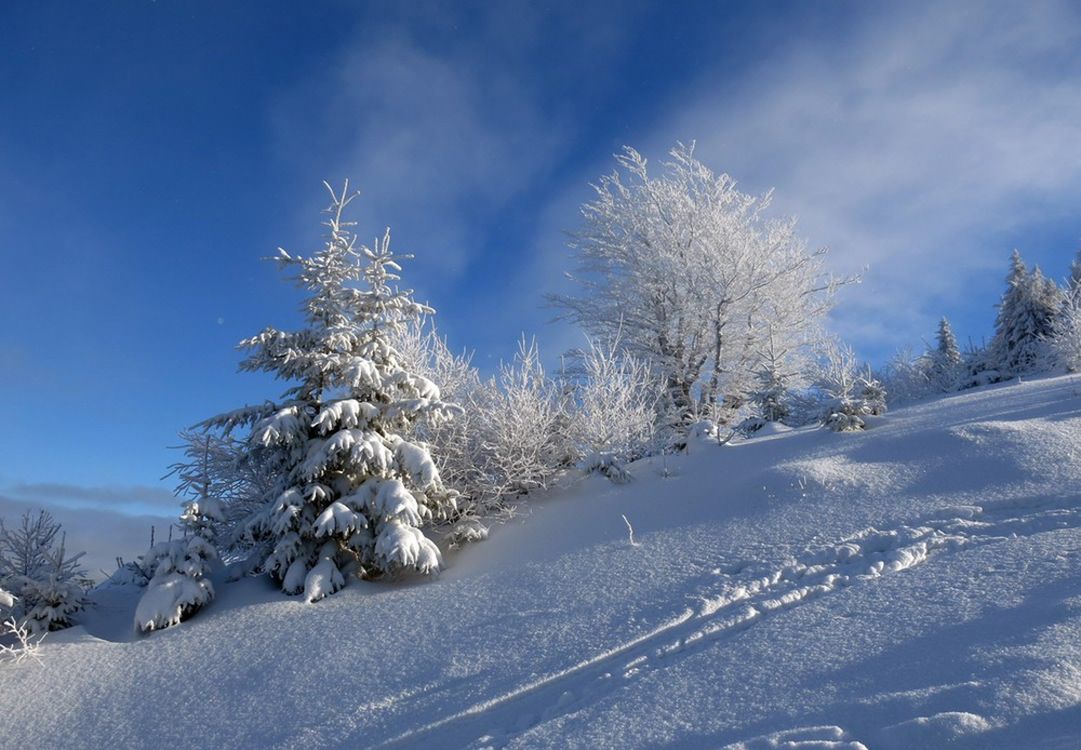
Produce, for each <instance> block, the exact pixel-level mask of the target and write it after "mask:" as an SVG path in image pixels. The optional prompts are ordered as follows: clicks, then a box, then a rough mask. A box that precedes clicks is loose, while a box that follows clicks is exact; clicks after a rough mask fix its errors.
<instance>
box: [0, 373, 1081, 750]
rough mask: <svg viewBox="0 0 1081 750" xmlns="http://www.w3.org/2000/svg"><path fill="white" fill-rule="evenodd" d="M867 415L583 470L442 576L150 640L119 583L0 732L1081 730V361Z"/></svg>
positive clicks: (826, 733)
mask: <svg viewBox="0 0 1081 750" xmlns="http://www.w3.org/2000/svg"><path fill="white" fill-rule="evenodd" d="M869 423H870V427H871V428H870V429H869V430H868V431H866V432H863V433H853V434H836V433H831V432H827V431H824V430H820V429H801V430H794V431H790V432H778V433H776V434H771V435H764V436H761V437H756V438H753V439H751V440H747V441H744V442H740V443H730V444H728V445H726V446H717V445H715V444H709V443H705V442H703V443H696V444H694V445H692V447H691V450H690V454H689V455H687V456H678V457H669V458H668V459H667V460H666V461H662V460H661V459H651V460H646V461H642V462H638V463H637V464H634V465H632V466H631V467H630V469H631V473H632V474H633V475H634V477H635V480H634V481H633V482H631V483H629V484H624V485H613V484H611V483H610V482H608V481H607V480H605V479H603V478H602V477H597V476H590V477H586V478H584V479H578V480H573V481H571V480H568V482H567V484H568V485H569V486H567V487H564V488H563V489H561V490H557V491H555V492H552V493H551V494H550V495H549V496H547V497H544V498H538V499H537V500H535V501H534V502H533V503H532V511H531V512H530V513H528V514H527V515H524V516H523V517H521V518H519V519H518V520H516V521H514V522H512V523H510V524H508V525H506V526H503V527H500V528H497V529H495V530H494V531H493V533H492V535H491V538H490V540H489V541H487V542H484V543H481V544H477V545H473V546H469V547H466V548H464V549H463V550H460V551H457V552H453V553H448V554H447V556H446V563H447V569H446V571H445V572H444V573H443V574H441V575H440V576H439V577H438V578H435V579H434V580H422V579H420V578H419V577H418V578H416V579H412V580H408V581H402V582H398V583H396V584H391V583H363V584H362V583H357V582H352V583H350V584H349V585H348V586H347V587H346V588H345V589H344V590H343V591H341V592H339V593H337V594H335V595H334V596H331V597H329V598H327V599H325V600H323V601H320V602H318V603H316V604H305V603H304V602H303V601H302V600H301V599H300V598H295V597H294V598H287V597H284V596H282V595H281V594H280V592H278V591H277V590H276V589H275V588H274V587H273V586H271V584H270V583H268V582H266V581H264V580H261V579H246V580H243V581H240V582H237V583H224V582H219V581H215V582H214V583H215V586H216V587H217V588H218V591H219V598H218V600H216V601H214V602H213V603H212V604H210V605H209V606H208V607H207V608H206V609H205V610H204V611H201V612H199V613H198V614H197V615H195V616H194V617H193V618H192V619H191V620H190V621H187V622H185V623H184V624H182V625H181V626H179V627H177V628H173V629H169V630H166V631H163V632H160V633H155V634H153V635H152V636H149V637H137V636H136V635H135V634H134V633H133V632H132V630H131V621H132V613H133V611H134V608H135V605H136V601H137V599H138V594H139V592H140V591H141V590H140V589H137V588H134V587H129V586H113V587H108V588H103V589H99V590H98V591H97V592H96V594H95V600H96V606H95V607H93V608H92V609H91V610H90V611H89V612H88V613H86V615H85V616H84V617H83V623H84V624H83V625H81V626H78V627H75V628H72V629H70V630H67V631H63V632H59V633H54V634H51V635H50V636H49V638H48V639H47V640H46V641H45V643H44V645H43V647H42V650H41V658H42V661H43V664H41V665H39V664H37V663H33V662H26V663H22V664H18V665H0V715H3V716H4V717H5V721H4V722H3V723H2V724H0V746H3V747H72V746H92V747H163V746H175V747H206V748H211V747H215V748H216V747H268V748H291V747H342V748H358V747H439V748H465V747H468V748H485V747H513V748H532V747H553V748H628V747H676V748H748V749H751V748H754V749H757V748H801V749H803V750H811V749H812V748H846V749H847V750H858V749H859V748H870V750H879V749H880V748H884V749H885V750H891V749H902V748H938V747H949V748H1019V747H1024V748H1044V749H1047V750H1050V749H1051V748H1056V749H1065V748H1077V747H1081V380H1078V379H1072V378H1069V377H1063V378H1053V379H1045V380H1039V381H1031V382H1029V381H1026V382H1024V383H1013V384H1008V385H1003V386H997V387H993V388H988V389H984V390H980V391H973V392H968V393H965V394H961V395H955V396H952V397H948V398H943V399H939V400H934V401H926V402H923V403H920V404H916V405H913V406H910V407H907V408H903V409H898V410H897V411H896V412H894V413H891V414H889V415H887V416H885V417H881V418H871V419H870V420H869ZM665 474H667V476H665ZM624 516H625V517H626V519H627V521H628V522H629V523H630V524H631V525H633V528H634V539H635V541H636V542H637V546H634V545H632V544H631V543H630V542H629V540H628V529H627V524H626V523H625V522H624ZM12 717H14V718H12Z"/></svg>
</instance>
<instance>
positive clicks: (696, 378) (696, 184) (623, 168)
mask: <svg viewBox="0 0 1081 750" xmlns="http://www.w3.org/2000/svg"><path fill="white" fill-rule="evenodd" d="M671 157H672V158H671V161H669V162H667V163H665V164H664V168H665V172H664V174H662V175H660V176H656V175H654V174H651V173H649V172H648V170H647V165H646V160H645V159H644V158H643V157H642V156H641V155H640V154H639V153H638V152H637V151H635V150H634V149H631V148H625V149H624V151H623V153H622V154H621V155H619V156H617V157H616V158H617V162H618V165H619V171H617V172H614V173H612V174H611V175H609V176H607V177H604V178H602V179H601V181H600V183H599V184H598V185H597V186H596V187H595V190H596V198H595V200H594V201H592V202H591V203H587V204H585V205H584V206H583V207H582V216H583V225H582V227H581V229H580V230H579V231H578V232H577V233H576V234H574V235H573V236H572V241H571V248H572V252H573V255H574V259H575V261H576V263H577V269H576V273H575V275H574V276H572V277H571V278H572V280H573V281H575V282H576V283H577V285H578V287H579V291H578V293H576V294H572V295H555V296H553V297H551V300H552V301H553V303H554V304H556V305H557V306H559V307H561V308H562V309H563V311H564V316H565V317H566V318H567V319H570V320H572V321H574V322H576V323H578V324H580V325H581V326H582V327H583V328H584V329H585V331H586V333H587V334H589V335H590V336H591V337H593V338H595V339H597V340H600V341H610V340H613V339H614V338H615V337H616V336H617V335H619V337H620V342H621V345H622V347H623V349H624V350H625V351H627V352H630V353H631V354H634V355H635V356H637V357H639V358H641V359H642V360H643V361H644V362H645V363H646V364H647V365H648V366H649V368H650V370H651V371H653V372H654V373H655V374H656V375H657V376H658V377H659V378H660V379H661V380H662V381H663V382H664V383H665V387H666V389H667V393H666V403H667V404H669V407H668V408H669V411H670V412H671V413H672V414H674V419H673V420H672V421H675V422H677V423H681V424H683V425H687V424H689V423H690V422H691V421H693V420H694V419H695V417H696V415H701V414H706V413H710V414H712V413H714V412H715V411H716V410H715V409H714V408H713V407H714V406H720V407H722V408H728V409H731V408H734V407H737V406H738V405H739V404H741V403H742V402H743V401H744V400H745V397H746V394H747V392H748V391H749V390H750V389H751V387H752V382H753V379H754V368H755V365H756V364H757V359H758V357H757V353H758V352H759V351H760V350H761V349H762V348H763V347H764V344H765V340H766V337H767V335H768V332H769V324H772V325H773V330H774V334H775V336H778V337H782V338H783V340H779V341H778V342H777V344H778V347H779V348H780V349H782V350H787V351H789V352H790V353H791V354H792V355H795V354H796V353H797V352H799V351H801V350H804V349H806V348H807V347H808V345H809V344H810V343H811V342H813V341H815V340H817V339H818V338H819V328H820V323H821V321H822V319H823V317H824V315H825V313H826V312H827V311H828V310H829V308H830V306H831V304H832V299H833V296H834V292H835V290H836V288H837V286H838V284H839V283H842V282H839V281H837V280H835V279H832V278H830V277H829V276H828V275H827V274H825V273H824V270H823V265H822V264H823V259H824V252H825V251H823V250H818V251H814V252H810V251H808V249H807V247H806V245H805V243H804V242H803V241H802V240H801V239H800V238H799V237H798V236H797V235H796V233H795V222H794V221H792V220H769V219H766V218H765V217H764V215H763V214H764V212H765V210H766V209H767V207H768V206H769V203H770V195H769V194H766V195H765V196H763V197H761V198H755V197H753V196H750V195H747V194H745V193H742V192H740V191H739V190H737V189H736V185H735V181H734V180H733V179H732V178H731V177H729V176H728V175H725V174H722V175H717V174H714V173H713V172H712V171H711V170H710V169H709V168H708V167H706V166H705V165H704V164H702V163H701V162H700V161H698V160H697V159H696V158H695V156H694V147H693V144H692V145H691V146H684V145H682V144H680V145H677V146H676V148H675V149H673V150H672V152H671ZM785 366H786V367H790V364H789V363H786V364H785Z"/></svg>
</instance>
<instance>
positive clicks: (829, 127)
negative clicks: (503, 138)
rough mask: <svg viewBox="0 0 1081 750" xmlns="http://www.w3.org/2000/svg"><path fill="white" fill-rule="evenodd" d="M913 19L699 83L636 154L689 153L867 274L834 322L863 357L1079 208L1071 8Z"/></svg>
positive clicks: (1078, 117) (1080, 70) (930, 14)
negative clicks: (770, 197) (1015, 236)
mask: <svg viewBox="0 0 1081 750" xmlns="http://www.w3.org/2000/svg"><path fill="white" fill-rule="evenodd" d="M876 7H877V8H881V7H882V6H876ZM911 7H912V6H905V9H902V6H895V7H894V8H893V10H892V11H888V12H886V13H877V14H875V15H874V16H873V17H868V18H865V19H864V20H863V21H862V22H861V23H859V24H856V25H855V27H854V28H853V29H852V34H851V36H849V37H847V38H838V39H835V40H823V39H818V40H810V41H804V42H799V41H793V42H792V43H791V44H792V46H791V47H789V46H788V45H786V46H785V47H781V48H779V49H781V50H782V51H781V52H780V53H779V54H778V56H777V57H775V58H773V59H772V60H770V61H768V62H766V63H764V64H763V65H761V66H759V67H757V68H756V69H754V70H753V71H752V72H751V73H750V75H749V76H747V77H746V78H745V79H743V80H742V81H741V82H740V83H739V85H737V86H735V87H730V88H727V89H726V93H725V94H724V95H723V96H720V97H718V96H717V93H716V92H717V91H718V88H719V83H720V82H721V81H722V80H723V77H724V75H725V71H723V70H714V71H710V72H708V73H706V74H704V75H703V77H702V79H701V80H700V81H698V82H697V83H696V84H695V85H694V86H693V87H692V88H691V89H690V90H689V91H688V92H687V94H686V97H685V98H686V100H687V106H686V107H684V108H683V109H682V111H679V112H678V113H677V114H675V115H673V116H672V117H670V118H668V119H667V120H666V121H664V122H663V123H661V124H660V125H659V126H658V127H657V128H656V129H655V130H653V132H652V133H651V134H650V135H649V137H648V138H647V139H646V148H649V149H650V153H651V154H653V155H659V154H661V153H663V152H664V151H665V150H666V149H667V148H668V147H669V146H670V145H671V143H672V142H673V141H675V140H677V139H691V138H697V141H698V151H697V153H698V155H699V157H700V158H702V159H703V160H704V161H706V162H707V163H709V164H711V165H713V166H714V167H716V168H720V169H723V170H725V171H728V172H730V173H731V174H733V175H734V176H735V177H737V179H740V180H741V181H742V182H743V185H744V187H745V188H746V189H753V190H761V189H765V188H767V187H770V186H774V187H776V189H777V197H776V200H775V203H774V205H775V207H776V208H777V209H778V210H779V211H782V212H783V213H786V214H794V215H796V216H798V217H799V218H800V224H801V229H802V231H803V233H804V234H805V235H806V236H807V237H808V238H809V239H810V241H811V242H812V243H813V244H816V245H827V246H829V247H830V248H831V256H832V258H833V264H834V265H835V266H836V267H839V268H841V269H846V270H847V269H858V268H859V267H860V266H863V265H869V266H870V268H869V270H868V271H867V273H866V274H865V284H864V285H863V286H862V287H861V288H858V289H856V290H853V291H850V292H849V293H847V294H846V295H845V297H844V303H843V307H841V308H840V310H839V311H838V315H837V317H836V321H835V322H836V326H837V327H838V328H839V330H840V332H841V333H843V334H845V335H847V336H849V337H851V338H852V339H853V340H854V342H855V343H856V344H857V345H858V346H860V347H861V348H864V349H865V350H867V349H872V350H873V349H875V348H878V349H879V351H881V350H882V349H883V348H891V347H893V346H896V345H898V344H902V343H906V342H907V343H915V341H914V340H913V337H914V335H915V334H918V333H927V334H929V333H930V329H929V326H930V322H931V320H932V319H933V318H935V317H937V316H938V315H939V314H941V313H942V312H943V310H942V305H943V304H944V302H945V301H946V300H951V299H953V300H955V301H954V302H953V307H954V308H956V307H958V304H959V303H958V302H956V299H957V298H958V297H959V296H962V295H964V294H965V292H966V288H967V287H969V286H970V285H971V283H972V282H973V279H974V277H981V275H982V278H984V279H986V278H988V274H991V275H993V277H994V279H995V280H996V283H997V280H998V277H999V276H1000V275H1002V273H1004V271H1002V269H1003V268H1004V265H1005V262H1006V261H1005V259H1006V257H1007V253H1008V251H1009V248H1008V247H1002V246H996V245H994V244H990V245H989V244H988V243H989V241H991V240H993V238H995V237H996V236H1001V234H1002V233H1005V232H1008V231H1009V230H1011V229H1012V228H1015V227H1017V226H1018V225H1023V224H1025V223H1026V222H1029V221H1033V220H1040V219H1045V220H1046V219H1047V218H1048V217H1052V218H1057V217H1056V214H1059V215H1061V214H1062V213H1063V212H1064V211H1065V210H1066V208H1067V207H1073V208H1075V207H1076V205H1077V204H1078V199H1079V197H1081V149H1079V148H1078V145H1079V144H1081V62H1079V59H1078V55H1077V50H1078V49H1081V18H1079V17H1078V14H1077V11H1076V8H1074V9H1071V8H1069V7H1067V6H1060V5H1051V4H1049V5H1037V6H1029V5H1025V6H1014V7H1012V8H1011V7H1003V8H997V9H995V8H988V7H986V6H968V5H961V4H950V5H947V6H943V5H941V4H939V5H937V6H935V7H933V8H924V9H920V10H908V8H911ZM1070 250H1072V248H1064V258H1065V253H1067V252H1069V251H1070ZM993 301H994V300H993V299H986V300H983V299H981V300H979V301H978V302H977V303H976V304H978V305H979V306H980V307H981V309H987V310H990V305H991V304H992V303H993ZM960 304H964V303H960ZM987 317H988V318H990V313H987Z"/></svg>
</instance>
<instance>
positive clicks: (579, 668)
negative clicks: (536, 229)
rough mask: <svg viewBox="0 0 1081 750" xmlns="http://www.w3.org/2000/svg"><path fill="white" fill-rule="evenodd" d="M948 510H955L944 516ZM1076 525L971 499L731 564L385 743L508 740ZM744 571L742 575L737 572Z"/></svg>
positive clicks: (1066, 510)
mask: <svg viewBox="0 0 1081 750" xmlns="http://www.w3.org/2000/svg"><path fill="white" fill-rule="evenodd" d="M1022 511H1028V512H1022ZM946 514H953V515H950V516H948V517H942V516H943V515H946ZM1078 526H1081V507H1061V506H1054V505H1050V504H1044V505H1042V506H1041V505H1040V504H1033V505H1030V506H1024V507H1020V506H1017V505H1012V506H1008V507H1000V508H987V509H985V508H981V507H978V506H965V507H961V508H953V509H949V510H946V511H943V512H942V513H940V514H938V517H932V518H929V519H927V520H921V521H917V522H915V524H914V525H900V526H897V527H896V528H893V529H887V530H879V529H875V528H873V527H872V528H868V529H864V530H863V531H860V532H858V533H856V534H854V535H852V536H849V537H847V538H845V539H843V540H841V541H840V542H838V543H834V544H830V545H815V546H813V547H808V548H805V549H804V550H803V552H802V553H801V554H800V555H799V556H798V557H797V558H789V559H787V560H785V561H784V562H783V563H782V565H781V566H779V567H772V568H771V567H769V566H768V565H766V564H763V563H759V562H754V561H741V562H738V563H736V564H734V565H729V566H725V567H724V568H721V569H718V570H716V571H715V574H716V575H717V576H718V577H721V578H724V579H725V580H724V581H723V582H722V585H721V586H720V587H719V590H715V591H713V592H706V593H704V594H700V595H699V596H698V597H696V599H697V602H698V604H697V607H693V608H688V609H686V610H684V611H683V612H682V613H680V614H679V615H677V616H675V617H672V618H670V619H668V620H666V621H665V622H663V623H661V624H660V625H658V626H657V627H655V628H653V629H652V630H650V631H648V632H646V633H644V634H642V635H640V636H638V637H636V638H634V639H631V640H629V641H627V642H624V643H622V644H620V645H618V646H615V647H614V648H611V649H608V650H606V651H603V652H601V653H599V654H596V655H594V656H592V657H590V658H588V659H585V660H583V661H581V662H579V663H577V664H574V665H572V666H570V667H567V668H565V669H562V670H559V671H557V672H553V673H551V674H549V675H546V676H544V677H542V678H540V679H537V680H534V681H532V682H528V683H526V684H523V685H520V686H519V687H517V688H515V689H513V690H510V691H507V692H505V693H503V694H501V695H499V696H497V697H495V698H491V699H489V700H485V701H480V702H478V703H475V704H473V705H472V706H469V707H468V708H466V709H464V710H462V711H459V712H457V713H454V714H452V715H450V716H446V717H444V718H442V719H438V720H436V721H433V722H431V723H429V724H426V725H424V726H421V727H418V728H416V729H413V730H410V731H409V732H406V733H404V734H400V735H398V736H396V737H394V738H391V739H389V740H386V741H384V742H383V743H381V744H379V745H377V747H400V746H406V745H408V744H413V743H420V742H421V741H422V740H423V739H425V738H428V737H431V736H434V735H433V733H435V732H440V730H446V731H448V732H449V731H451V726H452V725H458V726H459V729H457V730H455V731H454V734H453V735H452V737H453V738H455V739H457V738H459V737H463V735H464V736H465V737H469V738H471V739H465V738H463V741H462V744H461V745H460V746H462V747H469V748H497V747H503V746H505V745H506V744H508V743H509V742H510V741H511V740H512V739H513V738H514V737H515V736H517V735H519V734H522V733H524V732H525V731H528V730H529V729H531V728H532V727H534V726H537V725H538V724H540V723H542V722H545V721H550V720H552V719H554V718H558V717H560V716H564V715H567V714H570V713H573V712H575V711H577V710H579V709H581V708H584V707H586V706H588V705H592V704H595V703H597V702H598V701H600V700H601V699H602V698H603V697H604V696H606V695H608V694H610V693H611V692H613V691H615V690H617V689H619V688H620V687H621V686H622V685H624V684H626V682H627V681H628V680H631V679H636V678H638V677H640V676H642V675H643V674H645V673H647V672H648V671H650V670H657V669H664V668H666V667H667V666H671V665H672V664H674V663H675V662H674V661H673V660H674V659H675V658H686V657H687V656H689V655H690V654H691V653H694V652H696V651H698V650H701V649H703V648H706V647H708V646H709V645H710V644H712V643H713V642H715V641H717V640H718V639H720V638H723V637H728V636H734V635H736V634H738V633H740V632H742V631H744V630H746V629H747V628H749V627H752V626H753V625H754V624H756V623H758V622H760V621H761V620H763V619H765V618H767V617H770V616H772V615H774V614H776V613H779V612H784V611H786V610H789V609H792V608H793V607H796V606H799V605H800V604H803V603H805V602H808V601H813V600H815V599H817V598H819V597H821V596H824V595H826V594H830V593H833V592H835V591H839V590H843V589H845V588H847V587H849V586H852V585H854V584H857V583H861V582H865V581H872V580H874V579H876V578H881V577H882V576H884V575H887V574H890V573H895V572H901V571H904V570H908V569H911V568H913V567H916V566H918V565H920V564H922V563H923V562H925V561H927V560H928V559H930V558H931V557H933V556H936V555H937V554H940V553H952V552H958V551H961V550H965V549H971V548H974V547H979V546H983V545H985V544H990V543H994V542H1001V541H1005V540H1008V539H1010V538H1017V537H1023V536H1031V535H1034V534H1038V533H1041V532H1045V531H1053V530H1057V529H1064V528H1074V527H1078ZM725 570H728V571H733V572H725ZM736 575H739V576H740V577H741V579H740V580H733V578H734V576H736ZM617 675H618V676H617ZM571 691H573V692H571ZM467 724H468V726H467ZM448 739H451V737H450V736H447V735H443V734H441V735H440V740H441V741H443V742H446V741H447V740H448Z"/></svg>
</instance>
